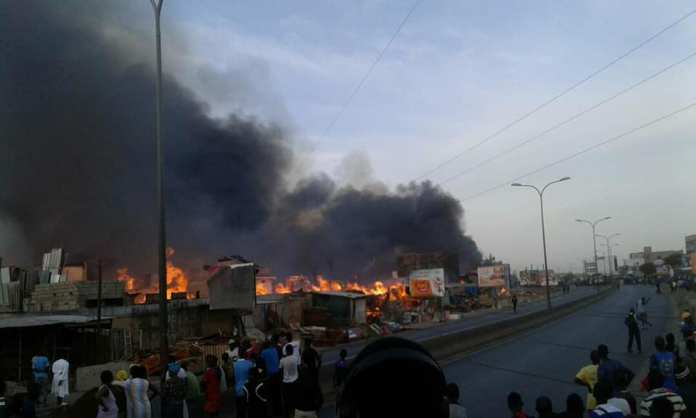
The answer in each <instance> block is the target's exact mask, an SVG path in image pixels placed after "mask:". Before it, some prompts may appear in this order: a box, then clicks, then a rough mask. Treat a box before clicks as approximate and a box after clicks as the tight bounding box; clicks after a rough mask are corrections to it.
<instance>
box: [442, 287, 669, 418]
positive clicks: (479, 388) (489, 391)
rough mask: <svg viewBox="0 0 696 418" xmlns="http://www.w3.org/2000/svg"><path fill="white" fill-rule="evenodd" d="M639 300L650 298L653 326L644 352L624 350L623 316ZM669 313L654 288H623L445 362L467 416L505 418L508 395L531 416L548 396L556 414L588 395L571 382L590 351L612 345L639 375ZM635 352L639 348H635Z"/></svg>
mask: <svg viewBox="0 0 696 418" xmlns="http://www.w3.org/2000/svg"><path fill="white" fill-rule="evenodd" d="M640 296H646V297H650V298H651V300H650V303H649V304H648V306H647V312H648V316H649V319H650V321H651V322H652V323H653V325H654V326H653V327H652V328H650V329H648V330H644V331H643V332H642V341H643V354H642V355H638V354H628V353H627V352H626V341H627V330H626V326H625V325H624V323H623V321H624V317H625V315H626V313H627V312H628V310H629V309H630V308H631V306H632V305H633V304H634V303H635V301H636V300H637V299H638V298H639V297H640ZM671 314H672V313H671V310H670V308H669V304H668V301H667V297H666V296H664V295H656V294H655V288H654V287H646V286H624V287H623V288H622V289H621V290H620V291H618V292H616V293H614V294H612V295H611V296H609V297H608V298H606V299H604V300H602V301H600V302H598V303H596V304H594V305H592V306H589V307H587V308H585V309H582V310H580V311H578V312H576V313H574V314H571V315H569V316H567V317H565V318H563V319H561V320H559V321H557V322H554V323H551V324H548V325H546V326H544V327H543V328H539V329H537V330H534V331H531V332H530V333H527V334H524V335H521V336H519V337H516V338H514V339H513V340H511V341H509V342H505V343H503V344H500V345H498V346H494V347H492V348H489V349H485V350H482V351H480V352H478V353H475V354H472V355H469V356H467V357H465V358H462V359H460V360H456V361H452V362H451V363H449V364H443V366H444V369H445V374H446V376H447V379H448V380H449V381H453V382H456V383H457V384H459V388H460V391H461V394H462V396H461V399H460V401H461V403H462V404H463V405H465V406H466V408H467V410H468V415H469V417H472V418H476V417H484V416H485V417H501V418H502V417H506V416H509V414H508V411H507V409H506V396H507V394H508V393H509V392H510V391H517V392H519V393H521V394H522V398H523V399H524V401H525V404H526V409H527V412H528V413H532V414H533V415H537V414H536V412H534V411H533V408H534V401H535V399H536V397H538V396H540V395H546V396H549V397H550V398H551V399H552V401H553V405H554V408H555V410H557V411H561V410H563V409H565V398H566V396H567V395H568V394H570V393H572V392H577V393H579V394H581V395H582V396H583V397H584V396H585V391H584V390H583V389H582V388H581V387H579V386H577V385H575V384H574V383H573V379H574V376H575V373H576V372H577V371H578V370H579V369H580V367H582V366H584V365H586V364H589V353H590V351H591V350H592V349H594V348H596V347H597V345H599V344H607V345H608V346H609V351H610V357H613V358H615V359H617V360H619V361H621V362H622V363H624V364H625V365H626V366H627V367H629V368H630V369H632V370H633V371H634V372H635V373H636V374H638V373H639V372H640V370H641V367H642V366H643V365H644V364H645V363H646V362H647V360H648V357H649V355H650V354H651V353H652V352H653V351H654V348H653V343H652V342H653V339H654V337H655V336H656V335H658V334H662V333H664V332H665V331H664V330H665V328H666V325H667V321H668V320H669V316H670V315H671ZM634 352H635V348H634Z"/></svg>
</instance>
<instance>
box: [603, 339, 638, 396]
mask: <svg viewBox="0 0 696 418" xmlns="http://www.w3.org/2000/svg"><path fill="white" fill-rule="evenodd" d="M597 353H599V367H598V368H597V380H598V381H602V380H604V381H606V382H608V383H609V384H610V385H611V386H612V387H618V386H619V385H618V383H619V380H620V381H627V382H630V381H632V380H633V377H634V374H633V372H632V371H631V370H629V369H628V368H626V366H624V365H623V364H621V362H620V361H618V360H614V359H610V358H609V347H607V346H606V345H604V344H600V345H599V346H598V347H597Z"/></svg>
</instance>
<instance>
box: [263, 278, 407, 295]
mask: <svg viewBox="0 0 696 418" xmlns="http://www.w3.org/2000/svg"><path fill="white" fill-rule="evenodd" d="M300 290H301V291H304V292H357V293H362V294H365V295H368V296H387V297H388V298H389V299H390V300H397V299H403V298H405V297H406V296H407V293H406V287H405V286H404V285H403V284H401V283H397V284H392V285H386V284H385V283H384V282H382V281H379V280H377V281H375V282H373V283H372V284H371V285H368V286H366V285H362V284H360V283H357V282H348V283H346V284H344V283H342V282H340V281H338V280H329V279H325V278H324V277H323V276H321V275H319V276H317V280H316V283H313V282H312V281H311V280H309V279H308V278H307V277H305V276H290V277H288V278H287V280H286V283H282V282H280V283H276V284H275V286H274V287H273V288H272V289H271V288H270V287H269V286H265V285H264V284H263V283H261V282H257V283H256V295H257V296H263V295H269V294H271V293H276V294H288V293H293V292H298V291H300Z"/></svg>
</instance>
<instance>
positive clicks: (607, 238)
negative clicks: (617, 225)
mask: <svg viewBox="0 0 696 418" xmlns="http://www.w3.org/2000/svg"><path fill="white" fill-rule="evenodd" d="M619 235H621V234H620V233H618V232H617V233H615V234H611V235H602V234H596V236H598V237H599V238H604V241H606V247H607V262H608V263H609V264H608V266H609V269H608V270H607V271H608V272H609V276H613V272H612V267H611V261H612V260H610V259H609V258H610V257H611V247H612V245H611V239H612V238H615V237H618V236H619Z"/></svg>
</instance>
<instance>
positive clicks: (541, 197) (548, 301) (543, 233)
mask: <svg viewBox="0 0 696 418" xmlns="http://www.w3.org/2000/svg"><path fill="white" fill-rule="evenodd" d="M566 180H570V177H563V178H561V179H558V180H555V181H552V182H551V183H548V184H547V185H546V186H544V187H542V188H541V190H539V188H538V187H536V186H534V185H531V184H521V183H512V184H511V185H510V186H512V187H529V188H531V189H534V190H535V191H536V192H537V194H538V195H539V205H540V207H541V242H542V245H543V248H544V273H545V274H546V306H547V307H548V309H551V287H550V285H549V262H548V257H547V256H546V227H545V226H544V192H545V191H546V189H547V188H548V187H549V186H550V185H552V184H556V183H560V182H562V181H566Z"/></svg>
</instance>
